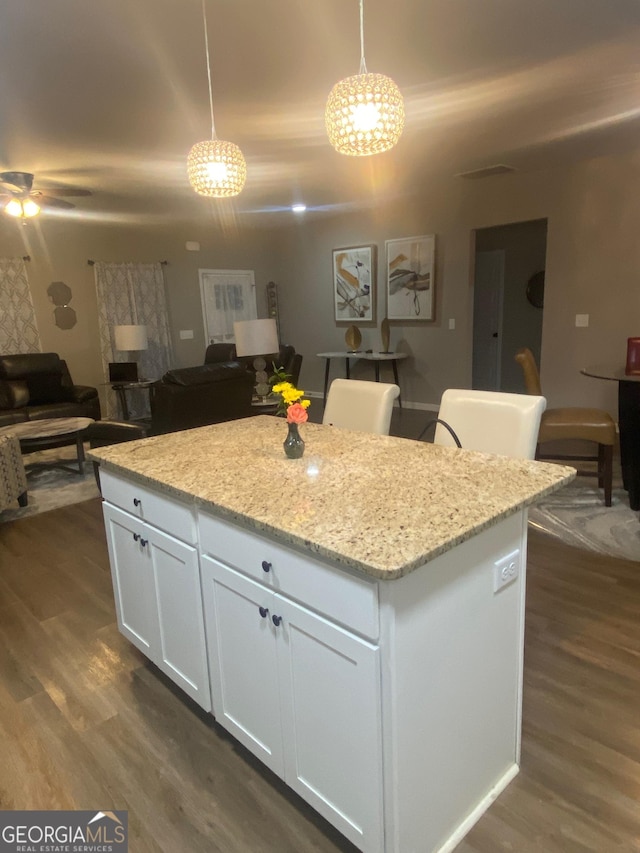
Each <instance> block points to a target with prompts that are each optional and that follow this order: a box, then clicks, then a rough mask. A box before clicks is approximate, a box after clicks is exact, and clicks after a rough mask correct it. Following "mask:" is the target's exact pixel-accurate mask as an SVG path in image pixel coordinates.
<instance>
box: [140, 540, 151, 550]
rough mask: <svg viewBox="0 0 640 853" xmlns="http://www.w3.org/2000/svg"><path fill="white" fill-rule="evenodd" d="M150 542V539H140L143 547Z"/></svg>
mask: <svg viewBox="0 0 640 853" xmlns="http://www.w3.org/2000/svg"><path fill="white" fill-rule="evenodd" d="M148 542H149V540H148V539H142V538H141V539H140V544H141V545H142V547H143V548H144V546H145V545H146V544H147V543H148Z"/></svg>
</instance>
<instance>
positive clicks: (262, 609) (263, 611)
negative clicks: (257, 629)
mask: <svg viewBox="0 0 640 853" xmlns="http://www.w3.org/2000/svg"><path fill="white" fill-rule="evenodd" d="M258 610H259V611H260V615H261V616H262V618H263V619H266V617H267V616H268V615H269V611H268V610H267V608H266V607H258Z"/></svg>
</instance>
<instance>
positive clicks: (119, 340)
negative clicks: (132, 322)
mask: <svg viewBox="0 0 640 853" xmlns="http://www.w3.org/2000/svg"><path fill="white" fill-rule="evenodd" d="M113 336H114V338H115V343H116V349H117V350H123V351H125V352H132V351H134V350H142V349H147V327H146V326H114V327H113Z"/></svg>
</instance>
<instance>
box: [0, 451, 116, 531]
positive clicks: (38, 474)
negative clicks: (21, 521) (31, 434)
mask: <svg viewBox="0 0 640 853" xmlns="http://www.w3.org/2000/svg"><path fill="white" fill-rule="evenodd" d="M75 452H76V449H75V446H73V447H59V448H57V449H55V450H41V451H38V452H37V453H30V454H29V455H28V456H25V457H24V461H25V466H26V470H27V486H28V491H27V495H28V498H29V502H28V504H27V506H25V507H20V506H18V502H17V501H16V502H15V504H13V505H12V506H11V507H7V508H6V509H3V510H0V524H2V523H4V522H7V521H15V520H16V519H18V518H26V517H27V516H30V515H38V513H41V512H48V511H49V510H51V509H57V508H58V507H61V506H68V505H69V504H75V503H80V502H81V501H88V500H90V499H91V498H97V497H99V495H100V492H99V491H98V486H97V484H96V480H95V477H94V475H93V465H92V463H91V462H86V463H85V466H84V469H85V473H84V474H76V473H75V472H74V471H73V470H72V469H74V468H77V462H76V461H75ZM56 461H60V462H62V463H63V464H64V465H65V466H66V465H67V464H68V466H69V470H67V469H66V468H57V467H56V468H54V467H51V464H50V463H51V462H56ZM34 463H35V464H34ZM43 463H45V464H44V465H43Z"/></svg>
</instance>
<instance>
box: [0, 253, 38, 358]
mask: <svg viewBox="0 0 640 853" xmlns="http://www.w3.org/2000/svg"><path fill="white" fill-rule="evenodd" d="M19 352H42V346H41V344H40V333H39V332H38V324H37V323H36V315H35V312H34V310H33V302H32V301H31V291H30V290H29V280H28V279H27V269H26V267H25V264H24V261H23V260H22V258H0V353H3V354H7V355H11V354H14V353H19Z"/></svg>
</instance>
